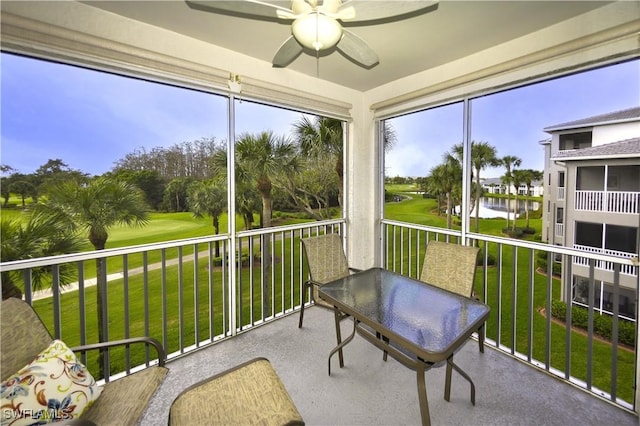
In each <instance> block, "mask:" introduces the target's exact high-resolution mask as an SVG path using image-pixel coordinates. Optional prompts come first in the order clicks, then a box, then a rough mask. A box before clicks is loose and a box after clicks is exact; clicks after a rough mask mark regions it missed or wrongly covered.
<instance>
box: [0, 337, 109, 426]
mask: <svg viewBox="0 0 640 426" xmlns="http://www.w3.org/2000/svg"><path fill="white" fill-rule="evenodd" d="M100 392H102V388H101V387H99V386H98V385H96V381H95V380H94V379H93V377H92V376H91V374H90V373H89V371H88V370H87V368H86V367H85V366H84V365H83V364H82V363H80V362H79V361H78V359H77V358H76V356H75V354H74V353H73V351H71V349H69V348H68V347H67V345H65V344H64V342H62V341H61V340H54V341H53V342H51V344H50V345H49V347H48V348H46V349H45V350H44V351H42V352H41V353H40V354H39V355H38V356H37V357H36V359H34V360H33V361H32V362H31V363H30V364H27V365H26V366H24V367H23V368H21V369H20V371H18V372H17V373H16V374H14V375H12V376H11V377H9V378H8V379H7V380H6V381H4V382H2V387H0V396H1V397H2V400H1V401H0V409H1V410H2V411H1V416H0V424H1V425H2V426H5V425H12V426H14V425H15V426H17V425H34V424H36V425H39V424H45V423H51V422H59V421H64V420H71V419H73V418H78V417H80V415H81V414H82V413H83V412H84V411H85V410H86V409H87V408H89V407H90V406H91V404H93V402H94V401H95V400H96V399H97V398H98V396H100Z"/></svg>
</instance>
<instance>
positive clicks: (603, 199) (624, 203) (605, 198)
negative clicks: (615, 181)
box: [574, 190, 640, 215]
mask: <svg viewBox="0 0 640 426" xmlns="http://www.w3.org/2000/svg"><path fill="white" fill-rule="evenodd" d="M638 206H640V192H636V191H585V190H576V191H575V204H574V208H575V209H576V210H584V211H593V212H607V213H622V214H635V215H637V214H638V213H640V209H639V208H638Z"/></svg>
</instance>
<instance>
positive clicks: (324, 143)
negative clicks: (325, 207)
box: [293, 115, 344, 206]
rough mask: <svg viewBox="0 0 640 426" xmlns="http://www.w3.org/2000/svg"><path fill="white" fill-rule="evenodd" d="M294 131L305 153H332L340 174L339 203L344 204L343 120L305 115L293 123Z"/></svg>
mask: <svg viewBox="0 0 640 426" xmlns="http://www.w3.org/2000/svg"><path fill="white" fill-rule="evenodd" d="M293 132H294V135H295V138H296V140H297V141H298V143H299V144H300V149H301V151H302V154H303V155H306V156H309V157H313V158H316V157H319V156H320V155H321V154H323V155H330V156H331V157H332V158H333V159H334V161H335V167H334V170H335V172H336V174H337V175H338V180H339V183H340V184H339V185H338V205H340V206H342V196H343V194H342V192H343V186H344V155H343V153H344V136H343V131H342V121H341V120H338V119H336V118H329V117H321V116H314V117H313V118H310V117H309V116H307V115H303V116H302V117H301V118H300V120H299V121H297V122H296V123H294V124H293Z"/></svg>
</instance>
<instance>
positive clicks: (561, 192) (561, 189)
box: [557, 186, 564, 201]
mask: <svg viewBox="0 0 640 426" xmlns="http://www.w3.org/2000/svg"><path fill="white" fill-rule="evenodd" d="M557 198H558V201H562V200H564V186H561V187H558V197H557Z"/></svg>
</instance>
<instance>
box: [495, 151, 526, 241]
mask: <svg viewBox="0 0 640 426" xmlns="http://www.w3.org/2000/svg"><path fill="white" fill-rule="evenodd" d="M521 163H522V160H521V159H520V158H519V157H516V156H514V155H505V156H504V157H502V158H501V159H500V164H502V165H503V166H504V168H505V169H507V172H506V173H505V174H504V176H503V177H502V183H504V184H505V185H506V186H507V229H509V204H510V201H511V182H512V177H511V167H513V166H515V167H520V164H521Z"/></svg>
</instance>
